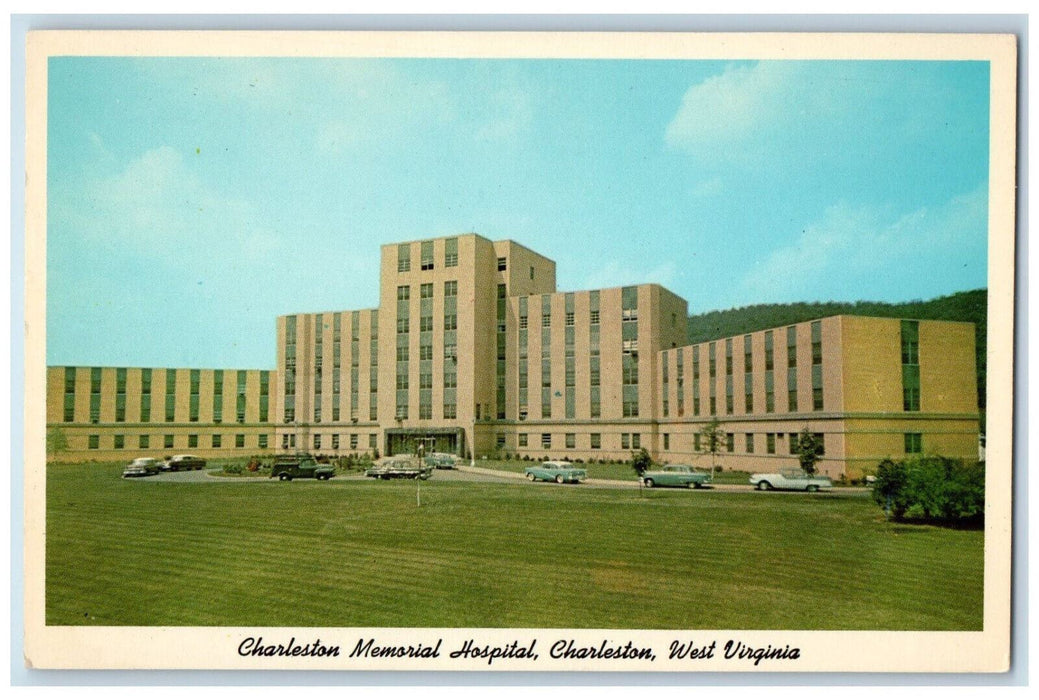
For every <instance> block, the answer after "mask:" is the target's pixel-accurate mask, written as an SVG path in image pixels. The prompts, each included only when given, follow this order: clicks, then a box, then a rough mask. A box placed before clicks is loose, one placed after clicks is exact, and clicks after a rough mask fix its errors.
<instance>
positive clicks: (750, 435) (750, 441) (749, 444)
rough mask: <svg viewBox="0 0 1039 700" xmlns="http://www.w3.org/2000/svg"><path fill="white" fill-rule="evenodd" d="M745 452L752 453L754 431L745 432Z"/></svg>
mask: <svg viewBox="0 0 1039 700" xmlns="http://www.w3.org/2000/svg"><path fill="white" fill-rule="evenodd" d="M747 454H749V455H752V454H754V433H747Z"/></svg>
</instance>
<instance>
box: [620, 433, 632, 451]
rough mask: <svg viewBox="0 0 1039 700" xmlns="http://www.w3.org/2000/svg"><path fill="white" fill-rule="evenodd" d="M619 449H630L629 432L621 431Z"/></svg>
mask: <svg viewBox="0 0 1039 700" xmlns="http://www.w3.org/2000/svg"><path fill="white" fill-rule="evenodd" d="M621 449H622V450H629V449H631V434H630V433H621Z"/></svg>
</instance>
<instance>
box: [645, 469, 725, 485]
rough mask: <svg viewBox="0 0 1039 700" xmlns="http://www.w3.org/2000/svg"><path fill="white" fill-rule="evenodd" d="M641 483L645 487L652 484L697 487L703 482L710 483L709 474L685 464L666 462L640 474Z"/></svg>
mask: <svg viewBox="0 0 1039 700" xmlns="http://www.w3.org/2000/svg"><path fill="white" fill-rule="evenodd" d="M642 483H643V484H644V485H645V487H646V488H647V489H651V488H653V487H654V486H681V487H683V488H694V489H698V488H700V487H701V486H703V485H704V484H709V483H711V475H710V474H708V473H707V472H702V471H698V470H696V469H694V468H692V467H690V466H689V465H686V464H668V465H667V466H664V467H661V468H660V469H657V470H654V471H647V472H645V473H644V474H643V475H642Z"/></svg>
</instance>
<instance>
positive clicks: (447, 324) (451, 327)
mask: <svg viewBox="0 0 1039 700" xmlns="http://www.w3.org/2000/svg"><path fill="white" fill-rule="evenodd" d="M444 330H445V331H455V330H458V314H445V315H444Z"/></svg>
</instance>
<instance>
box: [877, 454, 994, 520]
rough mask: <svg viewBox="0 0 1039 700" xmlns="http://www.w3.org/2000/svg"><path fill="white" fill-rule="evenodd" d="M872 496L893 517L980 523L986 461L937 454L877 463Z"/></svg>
mask: <svg viewBox="0 0 1039 700" xmlns="http://www.w3.org/2000/svg"><path fill="white" fill-rule="evenodd" d="M873 500H874V501H876V503H877V504H878V505H879V506H880V507H881V508H883V509H884V512H885V513H887V514H888V517H890V518H892V519H894V520H896V521H911V520H918V521H922V522H932V523H942V524H949V525H956V526H968V527H970V526H974V527H980V526H981V525H983V524H984V521H985V464H984V462H964V461H962V460H959V459H950V458H948V457H941V456H938V455H933V456H927V457H915V458H913V459H910V460H907V461H905V462H894V461H892V460H888V459H886V460H884V461H883V462H881V463H880V464H879V465H878V466H877V474H876V479H875V480H874V482H873Z"/></svg>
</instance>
